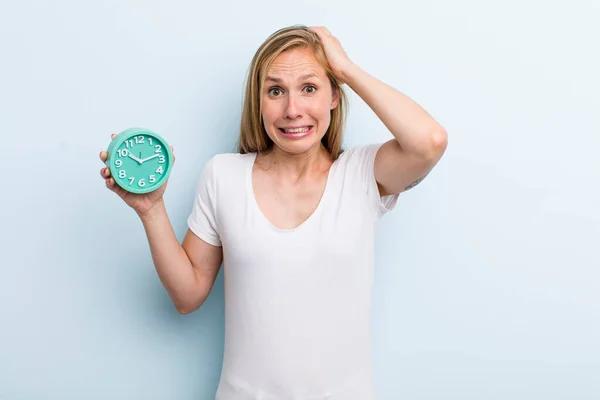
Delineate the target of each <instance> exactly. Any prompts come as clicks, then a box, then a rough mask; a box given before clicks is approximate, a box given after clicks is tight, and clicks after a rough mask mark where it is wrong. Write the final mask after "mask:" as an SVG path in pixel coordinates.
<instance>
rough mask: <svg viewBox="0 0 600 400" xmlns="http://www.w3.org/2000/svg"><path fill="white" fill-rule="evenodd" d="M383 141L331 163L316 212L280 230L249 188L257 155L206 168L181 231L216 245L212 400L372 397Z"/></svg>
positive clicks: (387, 201) (217, 159)
mask: <svg viewBox="0 0 600 400" xmlns="http://www.w3.org/2000/svg"><path fill="white" fill-rule="evenodd" d="M380 146H381V144H373V145H366V146H358V147H356V148H354V149H351V150H346V151H345V152H343V153H342V154H341V155H340V157H339V158H338V159H337V160H336V161H335V162H334V163H333V165H332V166H331V169H330V171H329V176H328V180H327V184H326V186H325V191H324V193H323V196H322V198H321V201H320V203H319V205H318V206H317V208H316V210H315V211H314V213H313V214H312V215H311V216H310V217H309V218H308V219H307V220H306V221H305V222H304V223H302V224H301V225H300V226H299V227H297V228H295V229H290V230H283V229H278V228H276V227H275V226H274V225H272V224H271V223H270V222H269V220H268V219H266V217H265V216H264V214H263V213H262V212H261V211H260V209H259V207H258V204H257V203H256V200H255V197H254V193H253V190H252V168H253V165H254V160H255V159H256V154H255V153H251V154H220V155H217V156H214V157H213V158H211V159H210V160H209V162H208V163H207V164H206V166H205V168H204V171H203V173H202V177H201V179H200V182H199V184H198V188H197V192H196V197H195V201H194V205H193V210H192V212H191V215H190V216H189V219H188V226H189V228H190V229H191V230H192V231H193V232H194V233H195V234H196V235H198V237H200V238H201V239H203V240H205V241H206V242H208V243H210V244H213V245H217V246H223V268H224V271H223V273H224V282H225V283H224V285H225V352H224V358H223V368H222V371H221V379H220V382H219V387H218V389H217V394H216V399H217V400H259V399H260V400H325V399H327V400H372V399H375V390H374V385H373V379H372V369H371V357H370V333H369V328H370V321H369V320H370V308H371V284H372V280H373V261H374V254H373V248H374V234H375V228H376V223H377V221H378V220H379V219H380V217H381V216H383V215H384V214H385V213H386V212H387V211H389V210H391V209H392V208H394V206H395V204H396V201H397V198H398V195H391V196H385V197H383V198H382V197H380V196H379V192H378V189H377V183H376V181H375V178H374V169H373V166H374V159H375V154H376V152H377V150H378V149H379V147H380Z"/></svg>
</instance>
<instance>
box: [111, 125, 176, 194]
mask: <svg viewBox="0 0 600 400" xmlns="http://www.w3.org/2000/svg"><path fill="white" fill-rule="evenodd" d="M169 150H170V149H169V148H168V145H167V144H166V143H165V142H164V141H162V140H161V139H159V138H157V137H156V136H154V135H151V134H149V133H148V132H139V133H137V134H133V135H129V136H126V138H125V140H123V141H122V142H121V143H120V144H119V145H118V147H117V148H115V149H114V150H113V152H112V160H111V162H110V166H111V174H112V176H113V178H114V180H115V182H116V183H117V184H118V185H119V186H121V187H123V188H124V189H125V190H128V191H130V192H133V193H147V192H151V191H153V190H155V189H157V188H158V187H159V186H161V185H162V184H163V183H164V181H165V180H166V178H167V175H168V172H169V169H170V163H171V156H170V152H169Z"/></svg>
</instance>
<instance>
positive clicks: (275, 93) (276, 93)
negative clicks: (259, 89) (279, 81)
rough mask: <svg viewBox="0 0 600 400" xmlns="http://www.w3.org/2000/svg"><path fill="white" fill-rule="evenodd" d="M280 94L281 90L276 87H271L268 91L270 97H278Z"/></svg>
mask: <svg viewBox="0 0 600 400" xmlns="http://www.w3.org/2000/svg"><path fill="white" fill-rule="evenodd" d="M281 93H282V90H281V89H280V88H278V87H272V88H270V89H269V94H270V95H271V96H279V95H280V94H281Z"/></svg>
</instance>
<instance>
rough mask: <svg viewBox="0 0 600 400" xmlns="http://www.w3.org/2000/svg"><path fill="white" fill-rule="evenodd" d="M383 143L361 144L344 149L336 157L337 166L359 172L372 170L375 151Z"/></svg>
mask: <svg viewBox="0 0 600 400" xmlns="http://www.w3.org/2000/svg"><path fill="white" fill-rule="evenodd" d="M382 145H383V143H369V144H361V145H357V146H354V147H351V148H349V149H346V150H344V151H343V152H342V153H341V154H340V156H339V157H338V159H337V164H338V165H339V167H341V168H343V169H346V170H348V171H349V172H354V173H360V172H361V171H362V172H366V171H369V170H372V169H373V168H374V164H375V157H376V156H377V151H378V150H379V148H380V147H381V146H382Z"/></svg>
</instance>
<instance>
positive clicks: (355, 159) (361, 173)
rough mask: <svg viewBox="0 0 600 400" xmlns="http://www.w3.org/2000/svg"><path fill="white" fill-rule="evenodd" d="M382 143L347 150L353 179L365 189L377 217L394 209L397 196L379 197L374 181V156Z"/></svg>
mask: <svg viewBox="0 0 600 400" xmlns="http://www.w3.org/2000/svg"><path fill="white" fill-rule="evenodd" d="M382 145H383V143H374V144H368V145H362V146H358V147H355V148H353V149H351V150H349V154H348V157H349V158H348V163H349V164H351V165H352V170H353V173H354V174H355V178H356V179H357V180H358V181H359V182H360V184H361V186H363V188H365V189H366V195H367V200H368V202H369V204H370V205H372V206H373V207H374V208H375V211H376V212H377V215H378V216H379V217H381V216H383V215H384V214H386V213H387V212H389V211H391V210H393V209H394V207H395V206H396V203H397V201H398V196H399V194H398V193H396V194H391V195H387V196H380V195H379V188H378V186H377V181H376V180H375V156H376V155H377V152H378V151H379V148H380V147H381V146H382Z"/></svg>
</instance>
